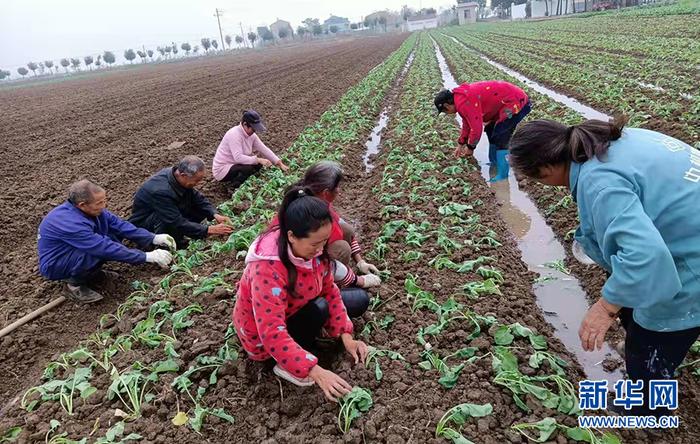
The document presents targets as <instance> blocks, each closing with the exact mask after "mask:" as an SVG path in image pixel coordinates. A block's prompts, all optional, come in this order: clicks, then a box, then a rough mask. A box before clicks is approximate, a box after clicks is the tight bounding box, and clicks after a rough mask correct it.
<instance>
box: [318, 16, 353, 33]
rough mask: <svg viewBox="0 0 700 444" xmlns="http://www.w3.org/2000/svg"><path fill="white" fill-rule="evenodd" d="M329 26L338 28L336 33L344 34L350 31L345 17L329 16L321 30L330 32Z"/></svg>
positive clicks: (348, 21) (348, 22)
mask: <svg viewBox="0 0 700 444" xmlns="http://www.w3.org/2000/svg"><path fill="white" fill-rule="evenodd" d="M331 26H336V27H338V32H346V31H349V30H350V20H348V19H346V18H345V17H338V16H336V15H331V16H330V17H329V18H328V19H327V20H325V21H324V22H323V30H324V31H328V32H330V29H331Z"/></svg>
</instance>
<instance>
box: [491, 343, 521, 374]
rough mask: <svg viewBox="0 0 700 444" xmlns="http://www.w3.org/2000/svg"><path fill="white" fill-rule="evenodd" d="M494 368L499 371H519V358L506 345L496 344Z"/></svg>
mask: <svg viewBox="0 0 700 444" xmlns="http://www.w3.org/2000/svg"><path fill="white" fill-rule="evenodd" d="M493 369H494V370H496V371H497V372H499V373H500V372H517V373H520V372H519V370H518V359H517V358H516V357H515V355H514V354H513V353H511V351H510V350H508V349H507V348H506V347H501V346H495V347H494V348H493Z"/></svg>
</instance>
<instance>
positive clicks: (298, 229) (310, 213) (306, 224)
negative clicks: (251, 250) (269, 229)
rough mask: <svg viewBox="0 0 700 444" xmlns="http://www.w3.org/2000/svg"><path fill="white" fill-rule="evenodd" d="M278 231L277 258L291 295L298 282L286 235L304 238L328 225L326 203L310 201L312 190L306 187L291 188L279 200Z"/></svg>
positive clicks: (313, 199)
mask: <svg viewBox="0 0 700 444" xmlns="http://www.w3.org/2000/svg"><path fill="white" fill-rule="evenodd" d="M277 220H278V221H279V222H278V225H277V226H276V227H274V228H273V229H279V230H280V235H279V241H278V256H279V258H280V260H281V261H282V264H284V268H286V269H287V292H289V294H294V290H295V287H296V282H297V269H296V267H295V266H294V264H292V261H291V259H290V258H289V239H288V238H287V236H288V232H289V231H291V232H292V233H293V234H294V236H295V237H298V238H305V237H308V236H309V234H310V233H312V232H314V231H316V230H318V229H319V228H320V227H321V226H323V225H325V224H327V223H331V213H330V210H329V208H328V203H326V202H324V201H323V200H321V199H319V198H317V197H313V194H312V193H311V190H310V189H308V188H305V187H299V186H292V187H290V188H289V189H288V190H287V191H286V193H285V195H284V199H282V204H281V205H280V208H279V212H278V214H277Z"/></svg>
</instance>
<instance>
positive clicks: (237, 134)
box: [212, 110, 289, 188]
mask: <svg viewBox="0 0 700 444" xmlns="http://www.w3.org/2000/svg"><path fill="white" fill-rule="evenodd" d="M265 131H267V128H266V127H265V125H264V124H263V123H262V119H261V117H260V114H258V112H257V111H254V110H248V111H245V112H244V113H243V117H242V118H241V123H240V124H239V125H236V126H234V127H233V128H231V129H229V130H228V131H227V132H226V134H224V137H223V139H221V143H220V144H219V147H218V148H217V149H216V154H215V155H214V160H213V162H212V173H213V174H214V178H215V179H216V180H218V181H220V182H227V183H230V184H231V185H232V186H233V188H238V187H239V186H241V184H242V183H243V182H245V181H246V179H248V177H250V176H251V175H253V174H255V173H257V172H258V171H260V169H261V168H262V167H269V166H272V165H275V166H277V167H278V168H279V169H281V170H282V171H285V172H286V171H288V170H289V168H288V167H287V165H285V164H284V162H282V161H281V160H280V158H279V157H277V155H275V153H273V152H272V150H271V149H270V148H268V147H267V146H266V145H265V144H264V143H263V142H262V141H261V140H260V137H258V134H261V133H264V132H265Z"/></svg>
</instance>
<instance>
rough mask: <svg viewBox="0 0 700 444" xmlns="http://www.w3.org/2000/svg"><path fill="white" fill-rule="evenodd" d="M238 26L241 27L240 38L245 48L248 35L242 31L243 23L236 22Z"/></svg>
mask: <svg viewBox="0 0 700 444" xmlns="http://www.w3.org/2000/svg"><path fill="white" fill-rule="evenodd" d="M238 26H240V27H241V38H242V39H243V46H244V47H246V48H247V47H248V43H247V40H248V36H247V35H245V32H244V31H243V23H242V22H238Z"/></svg>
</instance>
